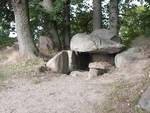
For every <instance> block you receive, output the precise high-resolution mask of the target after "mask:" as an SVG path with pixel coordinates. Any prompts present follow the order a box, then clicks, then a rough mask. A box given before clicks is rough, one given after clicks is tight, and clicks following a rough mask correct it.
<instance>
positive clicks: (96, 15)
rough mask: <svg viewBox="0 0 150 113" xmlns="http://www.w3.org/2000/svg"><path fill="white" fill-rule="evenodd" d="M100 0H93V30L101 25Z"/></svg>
mask: <svg viewBox="0 0 150 113" xmlns="http://www.w3.org/2000/svg"><path fill="white" fill-rule="evenodd" d="M101 5H102V1H101V0H93V30H96V29H100V28H101V27H102V6H101Z"/></svg>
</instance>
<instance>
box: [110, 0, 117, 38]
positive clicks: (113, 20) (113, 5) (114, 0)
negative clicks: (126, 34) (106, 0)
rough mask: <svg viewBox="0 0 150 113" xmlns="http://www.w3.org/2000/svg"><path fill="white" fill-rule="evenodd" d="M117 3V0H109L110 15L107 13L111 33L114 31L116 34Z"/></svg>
mask: <svg viewBox="0 0 150 113" xmlns="http://www.w3.org/2000/svg"><path fill="white" fill-rule="evenodd" d="M118 3H119V0H110V10H109V11H110V15H109V22H110V30H111V31H112V33H114V34H115V35H116V36H118V30H119V29H118V25H119V24H118V22H119V18H118V13H119V11H118Z"/></svg>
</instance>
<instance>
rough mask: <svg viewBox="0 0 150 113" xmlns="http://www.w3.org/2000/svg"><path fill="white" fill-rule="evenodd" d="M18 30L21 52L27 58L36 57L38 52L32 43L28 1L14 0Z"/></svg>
mask: <svg viewBox="0 0 150 113" xmlns="http://www.w3.org/2000/svg"><path fill="white" fill-rule="evenodd" d="M12 6H13V10H14V14H15V22H16V28H17V39H18V44H19V52H20V54H21V55H22V56H24V57H27V58H32V57H35V54H36V53H37V50H36V48H35V46H34V44H33V41H32V34H31V30H30V24H29V12H28V0H12Z"/></svg>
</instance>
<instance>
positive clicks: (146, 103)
mask: <svg viewBox="0 0 150 113" xmlns="http://www.w3.org/2000/svg"><path fill="white" fill-rule="evenodd" d="M139 105H140V107H141V108H142V109H144V110H146V111H148V112H150V87H148V89H147V90H146V91H145V92H144V93H143V95H142V96H141V98H140V100H139Z"/></svg>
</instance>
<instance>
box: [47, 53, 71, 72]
mask: <svg viewBox="0 0 150 113" xmlns="http://www.w3.org/2000/svg"><path fill="white" fill-rule="evenodd" d="M46 66H47V68H48V69H50V70H51V71H53V72H57V73H63V74H68V73H69V59H68V52H67V51H61V52H59V53H58V54H56V55H55V56H54V57H53V58H52V59H50V60H49V61H48V62H47V64H46Z"/></svg>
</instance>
